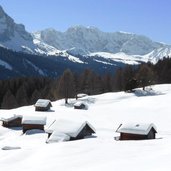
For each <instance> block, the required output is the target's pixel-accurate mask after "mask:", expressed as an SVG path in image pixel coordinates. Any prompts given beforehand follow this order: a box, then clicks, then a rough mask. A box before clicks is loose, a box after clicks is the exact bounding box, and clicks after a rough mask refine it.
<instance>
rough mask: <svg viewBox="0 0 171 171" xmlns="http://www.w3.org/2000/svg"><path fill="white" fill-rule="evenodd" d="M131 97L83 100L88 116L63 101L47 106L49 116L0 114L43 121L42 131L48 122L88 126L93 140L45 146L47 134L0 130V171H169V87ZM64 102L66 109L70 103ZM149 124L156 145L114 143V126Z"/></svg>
mask: <svg viewBox="0 0 171 171" xmlns="http://www.w3.org/2000/svg"><path fill="white" fill-rule="evenodd" d="M151 88H152V89H153V90H150V89H147V91H146V92H143V91H142V89H137V91H136V92H135V94H133V93H125V92H118V93H106V94H101V95H97V96H89V97H87V98H85V99H82V100H84V101H85V100H86V101H87V102H88V103H89V109H88V110H75V109H73V107H71V106H68V107H66V106H65V105H64V100H59V101H56V102H53V103H52V105H53V108H52V111H51V112H43V113H42V112H35V111H34V106H25V107H21V108H18V109H13V110H0V118H1V117H8V116H11V115H13V114H20V115H37V116H38V115H40V116H47V124H46V128H48V126H49V125H50V124H51V123H52V122H53V121H54V119H69V120H79V121H81V120H88V121H89V122H90V123H91V124H92V125H93V126H94V127H95V128H96V137H94V138H89V139H83V140H78V141H70V142H60V143H52V144H46V143H45V141H46V140H47V134H45V133H39V134H31V135H22V131H21V130H15V129H14V130H13V129H7V128H3V127H1V126H0V148H2V147H4V146H10V147H20V148H21V149H16V150H1V149H0V156H1V157H0V168H1V169H2V170H4V171H11V170H14V171H23V170H25V171H30V170H31V171H47V170H60V171H72V170H73V171H77V170H78V171H80V170H81V171H84V170H86V171H95V170H98V171H104V170H108V171H113V170H119V171H125V170H127V171H134V170H138V171H148V170H149V171H152V170H155V171H161V170H162V171H169V170H170V158H171V148H170V144H171V125H170V123H171V115H170V110H171V107H170V103H169V101H170V98H171V85H170V84H165V85H155V86H151ZM74 102H75V100H74V99H70V103H74ZM125 122H135V123H145V122H147V123H154V124H155V125H156V126H157V131H158V133H157V139H156V140H144V141H143V140H142V141H115V140H114V137H116V136H118V135H119V134H118V133H116V132H115V130H116V129H117V128H118V126H119V124H120V123H125Z"/></svg>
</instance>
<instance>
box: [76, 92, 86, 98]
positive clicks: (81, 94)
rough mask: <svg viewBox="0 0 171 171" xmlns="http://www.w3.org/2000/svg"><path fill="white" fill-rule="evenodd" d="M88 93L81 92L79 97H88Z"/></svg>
mask: <svg viewBox="0 0 171 171" xmlns="http://www.w3.org/2000/svg"><path fill="white" fill-rule="evenodd" d="M86 96H87V94H84V93H79V94H77V98H82V97H86Z"/></svg>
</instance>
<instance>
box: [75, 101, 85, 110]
mask: <svg viewBox="0 0 171 171" xmlns="http://www.w3.org/2000/svg"><path fill="white" fill-rule="evenodd" d="M74 109H85V110H87V109H88V105H87V103H85V102H82V101H78V102H76V103H75V104H74Z"/></svg>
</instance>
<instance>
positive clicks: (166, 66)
mask: <svg viewBox="0 0 171 171" xmlns="http://www.w3.org/2000/svg"><path fill="white" fill-rule="evenodd" d="M4 52H7V53H4ZM0 53H1V54H0V56H3V54H5V55H6V56H5V57H4V58H1V59H3V60H1V70H0V71H1V75H4V73H3V72H6V71H8V72H9V73H10V72H11V74H13V68H14V66H15V65H16V66H18V67H19V68H20V69H21V71H22V69H23V68H24V67H23V65H26V66H27V65H28V63H29V62H28V63H27V62H26V61H25V60H28V59H30V58H31V57H32V58H33V61H34V60H35V58H34V57H37V59H40V60H41V58H42V59H44V60H45V61H42V63H41V65H42V66H46V63H45V62H48V61H49V60H48V61H46V57H40V56H34V55H27V54H21V53H15V52H12V51H6V50H4V49H3V50H2V49H1V51H0ZM15 55H16V56H15ZM11 56H12V57H11ZM24 57H27V58H24ZM13 58H14V60H15V58H16V61H15V62H14V65H12V66H11V65H10V62H12V59H13ZM4 59H6V60H4ZM30 60H31V59H30ZM4 61H6V62H4ZM52 61H53V60H52ZM7 62H8V63H7ZM36 62H37V61H36V60H35V63H36ZM35 63H34V64H35ZM30 65H33V63H32V64H30ZM54 65H55V64H54ZM54 65H53V62H52V63H51V66H52V67H54ZM34 67H35V66H34ZM46 67H47V66H46ZM48 67H49V66H48ZM2 68H3V69H2ZM62 69H63V70H64V68H62ZM63 70H62V71H61V75H60V76H58V77H56V79H54V77H52V78H48V77H43V76H42V77H40V75H38V74H37V75H36V72H34V71H33V70H31V71H32V72H33V73H35V75H34V76H35V77H21V75H20V74H21V73H19V74H18V75H17V73H18V72H17V71H16V72H14V73H15V74H16V75H15V76H20V78H13V79H7V80H0V90H1V91H0V108H2V109H11V108H16V107H19V106H24V105H32V104H34V103H35V102H36V101H37V99H39V98H45V99H49V100H51V101H54V100H58V99H61V98H65V99H68V98H71V97H72V98H73V97H75V96H76V94H78V93H85V94H89V95H95V94H101V93H105V92H114V91H128V92H132V89H134V88H136V87H143V88H144V89H145V86H148V85H151V84H161V83H171V59H169V58H164V59H163V60H159V62H158V63H157V64H155V65H152V64H150V63H147V64H141V65H139V66H138V67H137V68H135V67H133V66H125V67H124V68H119V69H118V70H116V72H115V74H114V75H113V74H103V75H101V74H97V73H96V72H94V71H92V70H91V69H85V70H83V71H82V72H80V73H79V74H78V73H76V72H73V71H71V70H70V69H66V70H64V72H63ZM31 71H29V72H31ZM43 71H44V70H43ZM23 72H25V73H27V74H28V75H29V73H28V72H27V70H26V71H25V70H24V69H23ZM38 72H40V73H41V71H39V70H38V71H37V73H38ZM52 73H53V72H52ZM53 74H54V73H53ZM28 75H26V76H28ZM12 76H13V75H12ZM23 76H25V75H23ZM29 76H30V75H29ZM37 76H39V77H37ZM54 76H55V74H54ZM3 78H4V77H3ZM66 92H67V93H66Z"/></svg>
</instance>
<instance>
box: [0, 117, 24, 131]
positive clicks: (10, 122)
mask: <svg viewBox="0 0 171 171" xmlns="http://www.w3.org/2000/svg"><path fill="white" fill-rule="evenodd" d="M1 121H2V126H4V127H7V128H10V127H21V126H22V125H21V121H22V116H21V115H14V116H12V117H10V118H2V119H1Z"/></svg>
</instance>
